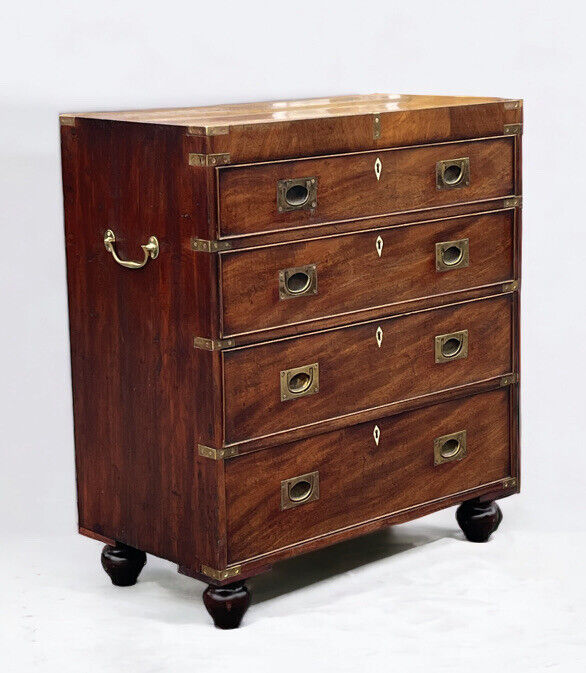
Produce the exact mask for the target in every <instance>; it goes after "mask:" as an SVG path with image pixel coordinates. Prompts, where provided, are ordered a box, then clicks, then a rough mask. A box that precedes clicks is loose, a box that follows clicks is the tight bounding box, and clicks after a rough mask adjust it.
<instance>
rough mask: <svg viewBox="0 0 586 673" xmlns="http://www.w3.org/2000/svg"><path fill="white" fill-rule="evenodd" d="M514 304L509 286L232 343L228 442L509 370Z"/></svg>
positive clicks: (227, 356) (226, 355)
mask: <svg viewBox="0 0 586 673" xmlns="http://www.w3.org/2000/svg"><path fill="white" fill-rule="evenodd" d="M512 308H513V301H512V295H501V296H499V297H493V298H488V299H483V300H480V301H471V302H467V303H461V304H457V305H453V306H450V307H445V308H439V309H434V310H427V311H420V312H418V313H413V314H410V315H403V316H400V317H396V318H389V319H386V320H380V321H376V322H375V321H373V322H367V323H361V324H355V325H351V326H348V327H343V328H337V329H332V330H325V331H322V332H317V333H314V334H309V335H303V336H299V337H294V338H287V339H279V340H276V341H272V342H268V343H266V342H265V343H264V344H259V345H255V346H246V347H242V348H235V349H233V350H227V351H224V352H223V360H224V404H225V435H226V442H227V443H232V442H237V441H242V440H245V439H251V438H254V437H260V436H264V435H269V434H272V433H276V432H280V431H284V430H288V429H291V428H296V427H300V426H305V425H307V424H312V423H318V422H320V421H324V420H327V419H330V418H336V417H339V416H344V415H349V414H350V415H351V414H356V413H358V412H360V411H363V410H366V409H373V408H377V407H384V405H387V404H390V403H392V402H396V401H399V400H406V399H411V398H415V397H419V396H422V395H427V394H430V393H434V392H438V391H442V390H445V389H447V388H452V387H455V386H461V385H464V384H469V383H474V382H476V381H483V380H485V379H490V378H493V377H497V376H502V375H504V374H507V373H509V372H511V369H512V352H511V331H512ZM448 334H455V335H456V334H457V335H458V336H457V337H454V338H453V339H446V337H444V336H442V335H448ZM436 337H438V339H436ZM440 341H441V342H442V344H441V347H442V348H443V350H444V353H445V354H446V355H447V357H446V361H442V362H436V351H437V349H438V346H439V342H440ZM458 347H459V350H458ZM450 353H451V355H450ZM440 357H444V355H441V354H440ZM359 420H360V419H359V418H357V419H356V421H359ZM356 421H355V422H356Z"/></svg>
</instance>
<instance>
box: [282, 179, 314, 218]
mask: <svg viewBox="0 0 586 673" xmlns="http://www.w3.org/2000/svg"><path fill="white" fill-rule="evenodd" d="M316 206H317V178H315V177H308V178H291V179H287V180H279V181H278V182H277V210H278V211H279V212H280V213H285V212H288V211H290V210H313V209H314V208H315V207H316Z"/></svg>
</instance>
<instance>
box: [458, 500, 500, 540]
mask: <svg viewBox="0 0 586 673" xmlns="http://www.w3.org/2000/svg"><path fill="white" fill-rule="evenodd" d="M456 519H457V521H458V525H459V526H460V528H461V529H462V531H463V533H464V535H465V536H466V538H467V539H468V540H470V542H487V541H488V538H489V537H490V536H491V535H492V534H493V533H494V532H495V530H496V529H497V528H498V527H499V524H500V522H501V521H502V520H503V513H502V512H501V510H500V507H499V506H498V505H497V504H496V502H495V501H494V500H490V501H488V502H480V500H477V499H474V500H467V501H466V502H463V503H462V504H461V505H460V507H458V509H457V511H456Z"/></svg>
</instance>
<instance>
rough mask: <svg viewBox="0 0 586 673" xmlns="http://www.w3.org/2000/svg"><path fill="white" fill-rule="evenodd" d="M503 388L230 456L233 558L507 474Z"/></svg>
mask: <svg viewBox="0 0 586 673" xmlns="http://www.w3.org/2000/svg"><path fill="white" fill-rule="evenodd" d="M509 395H510V389H508V388H507V389H499V390H495V391H492V392H489V393H485V394H482V395H475V396H473V397H469V398H466V399H464V400H455V401H452V402H446V403H443V404H438V405H435V406H431V407H427V408H424V409H419V410H417V411H412V412H408V413H403V414H399V415H397V416H391V417H389V418H385V419H380V420H378V421H376V423H362V424H360V425H355V426H352V427H350V428H346V429H344V430H340V431H336V432H329V433H324V434H322V435H318V436H316V437H311V438H309V439H305V440H301V441H298V442H294V443H291V444H285V445H281V446H279V447H275V448H272V449H266V450H263V451H257V452H255V453H250V454H247V455H243V456H241V457H237V458H234V459H230V460H228V461H226V500H227V519H228V554H229V562H230V563H234V562H237V561H242V560H245V559H248V558H250V557H253V556H255V555H258V554H263V553H267V552H270V551H273V550H276V549H279V548H282V547H285V546H287V545H291V544H294V543H297V542H300V541H302V540H307V539H309V538H314V537H316V536H320V535H325V534H327V533H330V532H334V531H337V530H340V529H343V528H346V527H349V526H355V525H357V524H360V523H362V522H367V521H369V520H372V519H375V518H377V517H382V516H385V515H388V514H391V513H393V512H397V511H399V510H405V509H406V508H410V507H414V506H416V505H419V504H424V503H428V502H430V501H433V500H436V499H438V498H444V497H446V496H449V495H452V494H455V493H459V492H462V491H466V490H468V489H472V488H475V487H478V486H481V485H484V484H490V483H492V482H495V481H498V480H500V479H504V478H506V477H508V476H510V475H511V455H510V454H511V448H510V447H511V438H510V426H509V419H510V404H509ZM375 437H377V438H378V439H375Z"/></svg>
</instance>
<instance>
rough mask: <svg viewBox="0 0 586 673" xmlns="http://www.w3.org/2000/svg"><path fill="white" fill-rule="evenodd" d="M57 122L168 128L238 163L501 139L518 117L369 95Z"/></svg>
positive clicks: (484, 107) (506, 106) (461, 103)
mask: <svg viewBox="0 0 586 673" xmlns="http://www.w3.org/2000/svg"><path fill="white" fill-rule="evenodd" d="M375 116H377V117H379V119H380V130H379V133H378V137H376V134H375V133H374V117H375ZM64 117H65V118H66V119H67V122H68V123H71V122H72V121H73V120H75V121H73V123H77V122H79V121H81V120H82V119H88V120H89V119H91V120H100V121H113V122H118V123H123V122H130V123H133V124H144V125H151V126H152V125H162V126H174V127H176V128H177V129H179V130H181V131H182V132H183V133H186V134H187V135H188V137H189V138H191V139H192V142H191V143H190V149H189V151H190V152H200V151H201V150H200V149H195V148H196V147H199V146H200V144H201V143H202V141H203V143H204V144H205V147H206V148H207V151H208V152H209V153H229V154H230V157H231V163H242V162H246V161H265V160H268V159H284V158H291V157H302V156H318V155H321V154H330V153H334V152H355V151H361V150H368V149H378V148H387V147H404V146H407V145H418V144H422V143H434V142H446V141H450V140H463V139H467V138H486V137H491V136H500V135H502V134H503V130H504V127H505V125H506V124H514V123H519V122H521V121H522V119H523V109H522V101H519V100H507V99H503V98H476V97H465V96H413V95H399V94H372V95H365V96H364V95H362V96H337V97H331V98H318V99H308V100H295V101H271V102H267V103H252V104H251V103H245V104H238V105H220V106H218V105H214V106H209V107H203V108H201V107H200V108H179V109H162V110H134V111H123V112H94V113H76V114H70V115H64Z"/></svg>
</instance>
